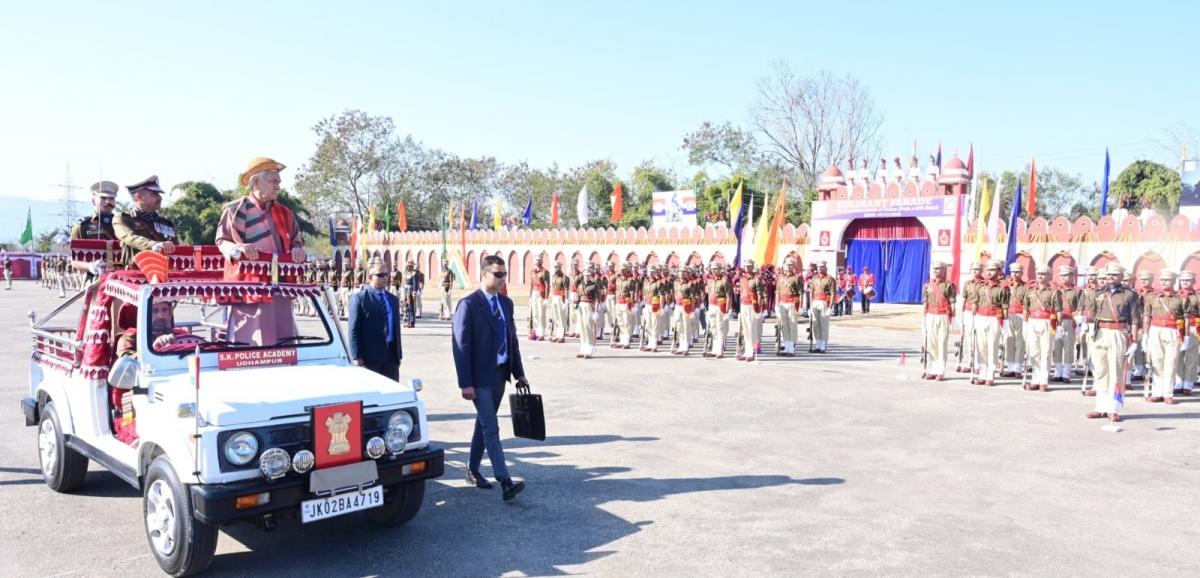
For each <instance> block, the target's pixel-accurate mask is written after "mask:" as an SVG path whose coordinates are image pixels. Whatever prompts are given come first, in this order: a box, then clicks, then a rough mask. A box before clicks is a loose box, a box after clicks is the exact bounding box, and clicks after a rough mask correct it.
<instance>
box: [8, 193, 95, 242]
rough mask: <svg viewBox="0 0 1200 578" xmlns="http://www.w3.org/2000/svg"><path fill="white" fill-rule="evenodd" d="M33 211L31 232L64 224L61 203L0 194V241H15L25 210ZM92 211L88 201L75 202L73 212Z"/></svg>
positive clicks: (19, 231)
mask: <svg viewBox="0 0 1200 578" xmlns="http://www.w3.org/2000/svg"><path fill="white" fill-rule="evenodd" d="M27 210H32V212H33V234H34V235H37V234H39V233H44V232H46V231H50V230H52V229H55V228H61V227H63V226H64V225H65V220H64V217H63V216H62V215H63V213H64V212H65V211H64V210H63V205H62V203H58V202H52V201H38V200H35V199H30V198H26V197H8V196H0V243H15V242H16V241H17V239H19V238H20V237H21V232H22V231H24V230H25V212H26V211H27ZM91 212H92V206H91V205H90V204H88V203H81V202H78V201H77V202H76V203H75V214H77V215H79V216H80V217H83V216H84V215H87V214H89V213H91Z"/></svg>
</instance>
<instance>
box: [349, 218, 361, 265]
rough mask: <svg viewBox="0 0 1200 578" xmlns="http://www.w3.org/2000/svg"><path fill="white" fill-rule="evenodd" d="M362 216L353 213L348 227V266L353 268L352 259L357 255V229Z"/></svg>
mask: <svg viewBox="0 0 1200 578" xmlns="http://www.w3.org/2000/svg"><path fill="white" fill-rule="evenodd" d="M361 222H362V217H360V216H358V215H354V224H353V225H352V226H351V227H350V268H351V269H353V268H354V260H355V259H356V258H357V257H358V229H359V226H360V225H359V223H361Z"/></svg>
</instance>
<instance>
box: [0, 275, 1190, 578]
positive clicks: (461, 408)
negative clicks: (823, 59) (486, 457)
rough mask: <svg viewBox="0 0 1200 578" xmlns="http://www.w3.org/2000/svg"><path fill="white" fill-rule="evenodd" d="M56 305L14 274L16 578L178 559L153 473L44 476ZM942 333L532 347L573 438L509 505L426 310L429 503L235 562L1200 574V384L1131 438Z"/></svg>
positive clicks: (8, 520) (5, 310) (1076, 400)
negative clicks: (790, 351)
mask: <svg viewBox="0 0 1200 578" xmlns="http://www.w3.org/2000/svg"><path fill="white" fill-rule="evenodd" d="M56 303H58V300H57V299H54V298H52V297H50V296H49V295H48V294H47V293H46V292H45V291H44V290H42V289H39V288H35V287H33V286H32V285H30V284H27V283H26V284H18V286H17V289H16V290H15V291H13V292H12V293H8V292H3V291H0V304H2V305H3V306H2V307H0V331H3V332H4V334H5V335H8V336H10V337H11V340H10V343H11V344H12V345H11V347H9V348H7V349H5V350H3V351H0V375H4V376H5V378H4V379H3V380H0V398H2V399H5V400H8V401H7V402H5V405H3V406H0V407H4V408H7V411H3V412H0V506H2V507H3V511H4V515H3V516H0V575H3V576H45V575H120V576H142V575H156V574H158V569H157V566H156V565H155V563H154V561H153V559H152V558H151V556H150V554H149V552H148V550H147V545H146V541H145V538H144V537H143V532H142V522H141V519H140V516H141V505H140V497H139V494H138V493H137V492H136V491H135V490H133V489H131V488H129V487H128V486H126V485H124V484H123V483H122V482H120V481H118V480H117V479H116V478H115V477H113V476H112V475H110V474H108V473H106V472H103V471H99V470H96V469H95V466H93V471H92V473H91V474H90V475H89V477H88V480H87V484H86V486H85V488H84V489H83V490H82V491H81V492H79V493H77V494H75V495H61V494H56V493H54V492H51V491H50V490H48V489H47V488H46V487H45V486H44V485H42V483H41V480H40V474H39V471H38V469H37V468H38V464H37V455H36V451H35V446H36V442H35V435H34V433H35V432H34V429H33V428H25V427H23V421H22V419H21V416H20V413H19V411H18V410H17V400H18V399H19V398H20V397H22V396H23V395H25V393H26V392H27V387H28V385H27V383H26V377H25V372H26V367H27V363H28V361H27V360H28V345H27V341H26V339H27V338H26V337H25V336H26V335H27V334H26V326H27V321H26V319H25V317H24V313H25V311H26V310H27V309H29V308H30V307H36V308H38V309H39V310H43V311H45V310H48V309H49V308H51V307H53V306H54V305H55V304H56ZM429 310H430V308H429V307H427V312H428V311H429ZM885 312H886V313H888V314H889V315H895V316H897V317H902V316H907V317H909V318H912V317H913V314H912V313H911V310H907V312H906V310H905V308H880V309H879V313H880V316H882V315H883V314H884V313H885ZM911 327H915V324H914V325H912V326H911ZM768 335H769V332H768ZM919 339H920V333H919V331H917V330H908V331H901V330H896V329H879V328H875V327H873V323H872V322H870V321H868V320H867V319H866V318H862V317H858V316H856V317H854V318H853V319H852V320H849V322H848V323H842V322H841V320H839V321H838V322H837V323H835V326H834V338H833V346H832V347H831V349H830V353H829V354H828V355H825V356H809V355H804V356H801V357H798V358H792V359H765V360H763V361H761V362H759V363H756V364H746V363H738V362H735V361H733V360H731V359H726V360H721V361H717V360H707V359H702V358H697V357H691V358H686V359H684V358H678V357H674V356H670V355H666V354H658V355H651V354H646V353H640V352H636V351H630V352H619V353H618V352H615V351H612V350H609V349H602V350H601V355H602V357H600V358H598V359H594V360H590V361H581V360H576V359H575V358H574V354H575V351H576V349H575V347H573V346H564V345H552V344H545V343H522V348H523V350H524V354H525V360H526V361H525V364H526V367H527V369H528V371H529V374H530V378H531V379H532V381H533V385H534V389H535V391H537V392H539V393H542V394H543V395H544V396H545V400H546V405H547V408H548V418H547V421H548V428H549V436H550V437H549V439H548V440H547V441H546V442H545V443H538V442H530V441H526V440H514V439H508V440H507V441H506V443H505V445H506V449H507V450H508V452H509V453H508V455H509V459H510V461H511V462H512V463H511V468H512V470H513V471H514V473H515V474H516V475H518V476H521V477H524V478H526V479H527V480H528V483H529V488H528V489H527V490H526V492H525V493H524V494H522V495H521V497H520V499H519V500H518V501H517V502H516V503H514V504H511V505H504V504H502V503H501V502H500V496H499V492H498V491H497V490H493V491H491V492H484V491H481V490H477V489H474V488H468V487H466V485H465V483H464V482H463V481H462V469H461V467H462V463H463V462H464V461H465V457H466V456H465V453H464V452H465V450H466V447H465V445H464V442H466V441H467V440H468V434H469V428H470V426H471V419H472V418H473V414H472V413H471V408H470V406H469V405H468V404H467V403H466V402H464V401H462V400H461V399H460V398H459V397H458V394H457V391H456V389H455V387H454V384H453V383H452V381H451V380H450V379H449V378H448V377H447V375H448V372H449V371H450V370H451V360H450V355H449V343H448V341H449V327H448V326H447V325H445V324H443V323H438V322H434V321H424V322H422V324H421V325H419V326H418V327H417V328H416V329H415V330H408V331H407V332H406V334H405V342H404V345H405V354H406V355H405V362H404V366H403V368H402V369H403V371H405V372H406V373H407V374H411V375H419V376H421V377H423V378H424V380H425V383H426V391H425V392H424V394H423V397H424V399H425V400H426V402H427V403H428V404H429V407H430V410H431V412H432V417H431V419H432V427H433V428H434V429H433V436H434V439H435V440H437V443H438V444H439V445H441V446H443V447H445V448H446V450H447V458H448V464H447V471H446V476H445V477H443V478H442V479H439V480H437V481H436V482H433V483H431V484H430V485H429V487H428V492H427V494H426V498H425V500H426V501H425V507H424V509H423V510H422V512H421V513H420V515H419V516H418V517H417V518H416V519H415V520H414V521H413V522H412V523H410V524H409V525H408V526H406V527H404V528H401V529H398V530H394V531H380V530H378V529H376V528H374V527H372V526H370V525H369V524H367V523H366V522H365V521H364V520H363V519H361V518H359V517H356V516H350V517H344V518H338V519H334V520H330V521H328V522H326V523H324V524H322V525H319V526H315V527H312V526H310V527H301V525H300V524H298V523H284V524H281V527H280V528H279V529H278V530H276V531H275V532H273V533H268V534H264V533H260V532H259V531H257V530H255V529H254V528H252V527H250V526H245V525H242V526H233V527H229V528H227V529H226V531H225V532H224V533H222V535H221V539H220V544H219V546H218V555H217V557H216V560H215V562H214V563H213V566H212V568H211V574H212V575H216V576H223V575H229V576H235V575H254V576H260V575H332V576H356V575H400V574H404V575H416V576H496V575H557V574H576V573H584V574H596V575H612V576H631V575H638V574H640V575H704V576H707V575H739V576H750V575H758V574H767V575H789V576H791V575H851V576H878V575H923V576H925V575H944V576H960V575H1099V574H1111V575H1144V576H1187V575H1190V576H1195V575H1197V574H1200V561H1198V559H1197V557H1196V554H1195V548H1196V545H1197V539H1198V538H1200V532H1198V531H1197V526H1196V520H1197V519H1200V501H1197V500H1196V499H1195V497H1194V491H1195V488H1196V487H1197V484H1200V473H1198V472H1197V464H1198V463H1200V457H1198V456H1197V451H1196V448H1197V443H1198V442H1200V420H1197V419H1196V418H1198V417H1200V398H1195V399H1191V400H1185V401H1184V402H1183V403H1181V404H1180V405H1178V406H1176V407H1174V408H1169V407H1164V406H1162V405H1155V406H1150V405H1146V404H1143V403H1142V402H1141V400H1140V399H1139V400H1135V401H1133V402H1132V404H1131V405H1132V407H1131V408H1130V409H1129V410H1128V412H1127V417H1128V420H1127V421H1126V422H1125V424H1124V425H1125V427H1126V431H1124V432H1122V433H1116V434H1114V433H1107V432H1103V431H1101V430H1100V427H1099V426H1100V424H1098V423H1096V422H1091V421H1087V420H1085V419H1083V414H1084V413H1085V412H1086V411H1087V410H1088V407H1089V402H1088V401H1085V399H1084V398H1082V397H1081V396H1080V395H1079V394H1078V393H1077V390H1075V389H1074V388H1066V387H1063V388H1060V389H1059V390H1056V391H1054V392H1051V393H1049V394H1042V393H1027V392H1023V391H1020V389H1019V386H1017V385H1016V384H1014V383H1011V380H1009V381H1006V382H1005V383H1003V384H1002V385H1001V386H998V387H996V388H993V389H985V388H982V387H979V386H971V385H969V384H967V382H966V381H965V380H964V379H954V380H951V381H948V382H945V383H942V384H932V383H931V382H925V381H921V380H918V379H915V378H916V377H917V376H918V375H919V373H920V366H919V360H918V354H917V353H916V350H915V347H914V346H918V341H919ZM902 352H907V355H908V360H909V361H908V364H907V366H905V367H900V366H899V364H898V360H899V357H900V354H901V353H902ZM506 407H507V406H506ZM502 411H504V412H506V409H503V410H502ZM506 417H507V413H505V415H504V416H503V417H502V423H503V422H504V421H505V419H506ZM503 429H504V430H505V431H508V427H507V426H505V427H504V428H503ZM485 472H486V469H485Z"/></svg>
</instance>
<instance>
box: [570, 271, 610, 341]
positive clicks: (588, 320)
mask: <svg viewBox="0 0 1200 578" xmlns="http://www.w3.org/2000/svg"><path fill="white" fill-rule="evenodd" d="M603 292H604V278H603V277H601V276H600V271H599V269H598V268H597V267H596V264H595V263H588V270H587V276H586V277H581V278H580V283H579V353H578V354H577V355H576V356H575V357H578V358H580V359H591V358H592V354H593V353H595V351H596V326H595V325H596V305H597V304H598V303H600V300H601V298H602V297H603Z"/></svg>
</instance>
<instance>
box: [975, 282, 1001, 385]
mask: <svg viewBox="0 0 1200 578" xmlns="http://www.w3.org/2000/svg"><path fill="white" fill-rule="evenodd" d="M1002 269H1003V267H1002V265H1001V264H1000V262H999V261H990V262H989V263H988V264H987V267H986V268H985V273H984V278H983V280H982V281H981V282H979V283H977V284H976V286H975V288H976V290H975V295H974V297H975V321H974V327H975V376H974V377H972V378H971V383H972V384H973V385H986V386H992V385H995V384H996V381H995V379H996V371H997V370H998V369H999V365H1000V335H1001V333H1002V329H1001V326H1002V324H1003V322H1004V315H1005V312H1006V311H1007V310H1008V298H1009V291H1008V286H1007V285H1005V284H1004V283H1001V281H1000V272H1001V270H1002Z"/></svg>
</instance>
